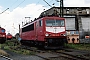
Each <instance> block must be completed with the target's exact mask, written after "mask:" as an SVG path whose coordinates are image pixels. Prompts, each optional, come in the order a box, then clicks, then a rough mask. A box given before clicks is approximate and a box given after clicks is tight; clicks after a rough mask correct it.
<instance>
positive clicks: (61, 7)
mask: <svg viewBox="0 0 90 60" xmlns="http://www.w3.org/2000/svg"><path fill="white" fill-rule="evenodd" d="M56 1H57V2H60V13H59V14H60V17H63V7H64V6H63V0H56Z"/></svg>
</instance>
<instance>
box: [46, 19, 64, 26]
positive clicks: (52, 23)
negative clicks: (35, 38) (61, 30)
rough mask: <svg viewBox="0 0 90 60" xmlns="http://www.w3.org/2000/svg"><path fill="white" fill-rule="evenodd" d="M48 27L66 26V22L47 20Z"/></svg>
mask: <svg viewBox="0 0 90 60" xmlns="http://www.w3.org/2000/svg"><path fill="white" fill-rule="evenodd" d="M46 26H60V27H62V26H64V20H46Z"/></svg>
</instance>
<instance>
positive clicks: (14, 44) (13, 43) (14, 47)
mask: <svg viewBox="0 0 90 60" xmlns="http://www.w3.org/2000/svg"><path fill="white" fill-rule="evenodd" d="M0 48H1V49H4V50H10V51H12V52H15V53H19V54H24V55H34V54H35V52H33V51H30V50H26V49H22V48H20V44H19V43H18V41H17V40H16V39H13V40H7V41H6V42H5V43H4V44H0Z"/></svg>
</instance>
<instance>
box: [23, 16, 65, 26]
mask: <svg viewBox="0 0 90 60" xmlns="http://www.w3.org/2000/svg"><path fill="white" fill-rule="evenodd" d="M52 17H54V18H57V19H59V18H61V19H64V18H63V17H58V16H43V17H39V18H35V19H34V20H33V21H31V22H28V23H26V24H24V25H23V27H22V28H24V27H26V26H28V25H31V24H33V23H34V22H36V21H37V20H40V19H44V18H46V19H48V18H52Z"/></svg>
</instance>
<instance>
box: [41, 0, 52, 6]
mask: <svg viewBox="0 0 90 60" xmlns="http://www.w3.org/2000/svg"><path fill="white" fill-rule="evenodd" d="M43 1H44V2H45V3H47V5H48V6H50V7H52V6H51V5H50V4H49V3H48V2H47V1H45V0H43Z"/></svg>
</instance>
